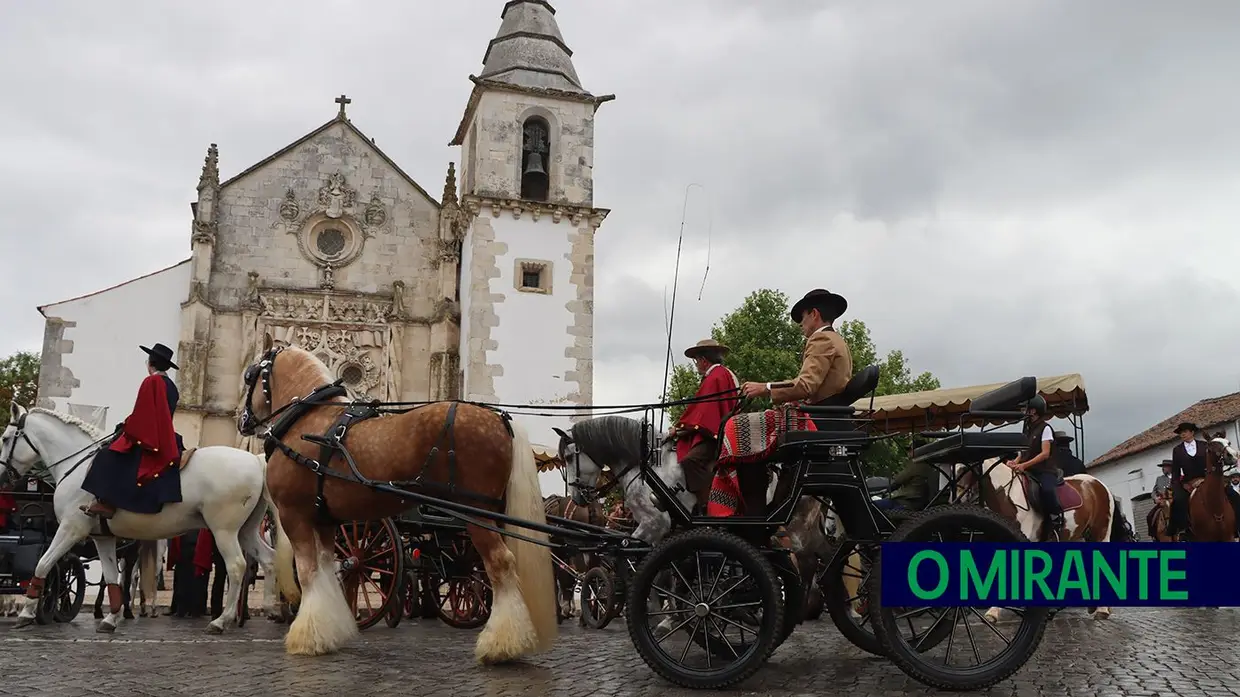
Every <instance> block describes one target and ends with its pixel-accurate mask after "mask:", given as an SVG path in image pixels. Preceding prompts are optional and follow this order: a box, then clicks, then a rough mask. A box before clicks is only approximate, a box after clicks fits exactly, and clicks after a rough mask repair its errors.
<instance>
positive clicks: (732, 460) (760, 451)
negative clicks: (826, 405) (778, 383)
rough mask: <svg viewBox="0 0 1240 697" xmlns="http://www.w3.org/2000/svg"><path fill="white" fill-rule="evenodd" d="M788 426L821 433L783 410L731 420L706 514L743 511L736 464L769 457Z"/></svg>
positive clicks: (801, 417) (734, 417)
mask: <svg viewBox="0 0 1240 697" xmlns="http://www.w3.org/2000/svg"><path fill="white" fill-rule="evenodd" d="M788 424H790V425H791V427H792V430H806V431H815V430H817V429H816V428H814V422H813V421H811V420H810V419H807V418H805V417H803V416H800V415H799V414H798V413H797V412H795V411H789V410H783V409H767V410H765V411H760V412H752V413H749V414H737V415H735V416H733V417H732V418H730V419H728V422H727V423H726V424H724V426H723V442H722V443H721V444H720V447H719V461H718V464H717V466H716V467H715V478H714V480H713V481H712V482H711V487H710V498H709V499H708V500H707V502H706V515H708V516H714V517H720V518H726V517H728V516H734V515H737V513H739V512H740V510H741V503H742V501H741V492H740V482H739V480H738V479H737V476H736V465H740V464H748V463H755V462H762V461H763V460H766V459H767V458H769V457H770V456H771V453H772V452H773V451H774V450H775V445H776V440H777V439H778V438H779V434H780V433H782V432H784V431H786V430H789V429H788V428H786V427H785V425H788Z"/></svg>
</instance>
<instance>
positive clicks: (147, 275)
mask: <svg viewBox="0 0 1240 697" xmlns="http://www.w3.org/2000/svg"><path fill="white" fill-rule="evenodd" d="M191 261H193V259H186V260H184V261H178V262H177V263H175V264H173V265H171V266H165V267H164V268H162V269H159V270H157V271H152V272H150V273H144V274H142V275H141V276H136V277H134V278H131V279H129V280H128V281H122V282H120V283H116V284H113V285H110V286H108V287H107V288H102V289H100V290H96V291H92V292H90V293H85V294H82V295H79V296H77V297H74V298H67V299H65V300H57V301H56V302H51V303H47V304H46V305H39V306H38V307H36V308H35V309H37V310H38V311H39V314H41V315H43V316H44V317H47V308H49V307H55V306H56V305H64V304H65V303H71V302H73V301H75V300H84V299H86V298H90V297H93V296H96V295H102V294H104V293H107V292H108V291H111V290H116V289H117V288H120V287H121V286H127V285H129V284H130V283H136V282H138V281H141V280H142V279H144V278H150V277H151V276H158V275H159V274H161V273H163V272H165V271H171V270H173V269H175V268H176V267H178V266H184V265H185V264H188V263H190V262H191Z"/></svg>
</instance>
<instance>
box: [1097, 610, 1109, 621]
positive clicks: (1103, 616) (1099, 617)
mask: <svg viewBox="0 0 1240 697" xmlns="http://www.w3.org/2000/svg"><path fill="white" fill-rule="evenodd" d="M1110 616H1111V611H1110V610H1098V611H1097V612H1095V613H1094V619H1096V620H1105V619H1106V618H1108V617H1110Z"/></svg>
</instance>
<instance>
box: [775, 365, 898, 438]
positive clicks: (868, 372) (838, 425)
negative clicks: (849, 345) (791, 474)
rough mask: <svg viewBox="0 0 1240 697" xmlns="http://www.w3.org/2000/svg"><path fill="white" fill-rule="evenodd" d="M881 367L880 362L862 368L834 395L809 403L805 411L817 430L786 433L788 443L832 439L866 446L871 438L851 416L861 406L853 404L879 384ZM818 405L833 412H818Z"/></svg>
mask: <svg viewBox="0 0 1240 697" xmlns="http://www.w3.org/2000/svg"><path fill="white" fill-rule="evenodd" d="M878 378H879V369H878V366H876V365H870V366H866V367H865V368H862V369H861V370H860V371H859V372H858V373H857V374H856V375H854V376H853V377H852V379H851V380H849V381H848V384H847V385H845V386H844V389H843V391H841V392H840V393H839V394H838V395H836V396H834V397H830V398H828V399H825V400H823V401H822V403H821V404H815V405H812V406H809V407H807V411H805V412H803V414H804V415H806V416H809V417H810V418H811V419H812V420H813V422H814V426H815V427H816V428H817V429H818V430H817V431H788V432H787V433H786V434H784V438H783V442H784V443H789V444H791V443H831V444H833V445H856V446H863V445H867V444H868V443H869V442H870V437H869V435H868V434H866V433H864V432H862V431H858V430H857V427H858V424H857V423H856V422H855V421H854V420H853V419H852V418H850V417H851V416H853V415H854V414H856V412H857V410H856V409H854V408H853V407H852V404H853V403H854V402H856V401H857V400H858V399H861V398H862V397H865V396H866V395H868V394H871V393H872V392H874V390H875V389H877V388H878ZM814 407H829V408H830V412H827V413H823V412H818V413H815V412H814V411H813V409H814Z"/></svg>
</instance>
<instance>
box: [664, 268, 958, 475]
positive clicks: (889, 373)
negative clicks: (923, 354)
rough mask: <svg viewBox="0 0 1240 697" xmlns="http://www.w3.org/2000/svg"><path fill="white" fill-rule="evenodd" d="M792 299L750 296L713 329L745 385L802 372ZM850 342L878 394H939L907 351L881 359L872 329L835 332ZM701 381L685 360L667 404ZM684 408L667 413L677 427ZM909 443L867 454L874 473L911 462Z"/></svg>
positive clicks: (850, 326)
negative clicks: (870, 371) (873, 370)
mask: <svg viewBox="0 0 1240 697" xmlns="http://www.w3.org/2000/svg"><path fill="white" fill-rule="evenodd" d="M789 307H790V303H789V300H788V296H787V295H785V294H784V293H781V292H779V291H777V290H771V289H761V290H757V291H754V292H753V293H750V294H749V296H748V297H746V298H745V300H744V302H742V303H741V306H740V307H738V308H736V309H735V310H733V311H732V312H730V313H728V314H727V315H724V316H723V317H722V318H721V319H720V320H719V321H718V322H717V323H716V324H715V325H714V326H713V327H712V328H711V338H713V339H714V340H715V341H718V342H720V343H722V344H726V345H727V346H728V347H729V348H731V352H730V353H729V354H728V357H727V359H726V360H725V363H726V364H727V366H728V367H729V368H731V369H732V372H734V373H736V376H737V377H738V378H739V379H740V380H741V382H777V381H780V380H788V379H790V378H792V377H794V376H795V375H796V374H797V373H798V372H799V371H800V368H801V349H802V348H803V347H804V345H805V338H804V337H803V336H802V335H801V328H800V326H798V325H797V324H796V323H795V322H793V321H792V318H791V317H789V315H788V310H789ZM837 329H838V331H839V332H840V334H841V335H842V336H843V337H844V340H845V341H847V342H848V348H849V351H850V352H851V354H852V359H853V373H854V374H856V373H857V372H858V371H860V370H861V369H862V368H865V367H866V366H870V365H877V366H878V367H879V383H878V389H877V390H876V394H877V395H878V396H882V395H889V394H902V393H905V392H920V391H922V390H937V389H939V387H940V384H939V380H938V378H936V377H934V375H932V374H931V373H930V372H928V371H926V372H922V373H920V374H918V375H916V376H914V375H913V371H912V368H911V367H910V366H909V363H908V360H907V359H906V358H905V357H904V352H902V351H900V350H898V349H897V350H892V351H889V352H888V353H887V355H886V356H884V357H882V358H879V355H880V354H879V351H878V347H877V346H875V345H874V340H873V338H872V337H871V336H870V329H869V327H867V326H866V325H865V322H863V321H861V320H849V321H846V322H842V323H840V325H839V326H838V327H837ZM700 384H701V378H700V377H699V376H698V374H697V371H696V370H695V369H694V367H693V364H692V363H691V362H688V361H687V360H685V359H682V362H678V363H676V364H675V365H674V366H673V368H672V376H671V380H670V381H669V384H668V395H667V399H668V401H675V400H680V399H687V398H689V397H692V396H693V395H694V393H696V392H697V389H698V385H700ZM768 408H770V401H769V400H767V399H765V398H763V399H756V400H750V402H749V404H748V409H749V410H750V411H757V410H761V409H768ZM682 413H684V407H678V406H677V407H670V408H669V409H668V414H669V416H670V417H671V419H672V422H675V420H676V419H678V418H680V415H681V414H682ZM909 445H910V443H909V440H908V438H906V437H902V438H892V439H888V440H885V441H881V442H879V443H877V444H875V445H874V446H873V447H872V448H870V450H869V451H868V452H867V453H866V454H865V462H866V465H867V468H868V470H869V471H870V473H871V474H875V475H878V474H882V475H890V474H893V473H894V472H896V471H898V470H899V468H900V467H902V466H903V464H904V463H905V462H906V461H907V459H908V458H907V455H906V453H907V452H908V448H909Z"/></svg>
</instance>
